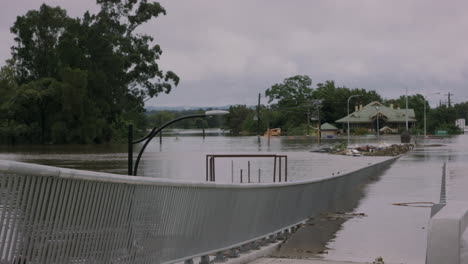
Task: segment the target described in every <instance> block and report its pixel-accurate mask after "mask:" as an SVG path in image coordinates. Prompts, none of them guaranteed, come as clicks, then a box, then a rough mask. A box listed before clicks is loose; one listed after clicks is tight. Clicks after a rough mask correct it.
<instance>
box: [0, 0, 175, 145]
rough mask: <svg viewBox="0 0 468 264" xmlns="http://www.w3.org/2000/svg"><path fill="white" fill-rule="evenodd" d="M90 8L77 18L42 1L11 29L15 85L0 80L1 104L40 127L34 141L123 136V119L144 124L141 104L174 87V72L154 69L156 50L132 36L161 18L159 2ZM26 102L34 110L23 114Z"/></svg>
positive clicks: (116, 1) (108, 2)
mask: <svg viewBox="0 0 468 264" xmlns="http://www.w3.org/2000/svg"><path fill="white" fill-rule="evenodd" d="M97 3H98V5H99V6H100V10H99V12H98V13H97V14H90V13H89V12H86V13H85V14H84V15H83V17H82V18H70V17H68V15H67V13H66V11H65V10H63V9H61V8H60V7H50V6H47V5H45V4H43V5H42V6H41V7H40V8H39V10H31V11H29V12H27V13H26V14H25V15H24V16H19V17H18V18H17V20H16V21H15V23H14V25H13V27H12V28H11V32H12V33H13V34H15V35H16V37H15V43H16V44H15V46H13V47H12V56H13V60H11V62H12V63H10V65H9V68H8V70H9V71H13V73H12V74H9V76H10V77H11V76H13V77H14V81H15V83H17V85H16V88H15V87H13V86H12V85H10V83H11V78H10V77H8V78H10V79H8V78H7V77H5V76H4V75H5V74H3V75H2V76H0V97H2V98H5V99H4V100H1V101H0V103H1V105H3V107H6V106H8V108H9V109H14V111H15V112H16V113H18V114H19V117H17V118H15V120H14V121H15V122H17V123H18V124H23V125H25V126H26V127H29V128H30V129H31V131H33V130H32V129H33V127H38V128H39V134H40V136H39V139H37V141H40V142H43V143H45V142H64V143H66V142H80V143H89V142H96V143H99V142H107V141H109V140H111V139H112V138H115V137H116V136H117V135H116V134H118V133H126V128H125V127H126V125H127V123H129V122H133V123H136V125H138V126H144V125H145V122H144V121H145V118H144V116H143V115H142V113H143V112H144V108H143V106H144V100H146V99H147V98H151V97H155V96H157V95H158V94H159V93H162V92H165V93H169V92H170V91H171V89H172V88H173V86H176V85H177V84H178V83H179V77H178V76H177V75H176V74H174V73H173V72H171V71H167V72H164V71H163V70H161V69H160V68H159V65H158V63H157V61H158V60H159V58H160V56H161V54H162V50H161V48H160V46H159V45H158V44H155V43H154V39H153V38H152V37H151V36H149V35H146V34H143V33H141V32H137V31H138V27H139V26H140V25H142V24H144V23H146V22H148V21H149V20H151V19H153V18H156V17H158V16H159V15H164V14H166V11H165V9H164V8H163V7H162V6H161V5H160V4H159V3H155V2H148V1H147V0H131V1H124V0H97ZM4 72H5V73H6V72H7V69H5V71H4ZM6 83H8V85H6ZM11 87H13V88H11ZM12 89H13V90H14V92H13V93H11V90H12ZM7 91H9V93H7ZM12 94H13V95H12ZM7 95H8V96H7ZM9 97H11V98H13V97H14V98H13V99H7V98H9ZM28 105H30V106H31V107H34V108H35V109H37V112H34V111H27V110H25V109H24V107H26V106H28ZM10 112H11V111H10ZM7 119H8V118H7ZM2 124H3V123H0V125H2ZM33 140H34V138H33Z"/></svg>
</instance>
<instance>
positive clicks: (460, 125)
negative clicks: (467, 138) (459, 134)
mask: <svg viewBox="0 0 468 264" xmlns="http://www.w3.org/2000/svg"><path fill="white" fill-rule="evenodd" d="M455 125H456V126H457V127H458V128H460V129H461V131H463V132H464V131H465V125H466V120H465V119H464V118H460V119H457V120H455Z"/></svg>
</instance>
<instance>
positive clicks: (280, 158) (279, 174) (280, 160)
mask: <svg viewBox="0 0 468 264" xmlns="http://www.w3.org/2000/svg"><path fill="white" fill-rule="evenodd" d="M278 158H279V168H278V180H279V182H281V163H283V159H282V157H281V156H279V157H278Z"/></svg>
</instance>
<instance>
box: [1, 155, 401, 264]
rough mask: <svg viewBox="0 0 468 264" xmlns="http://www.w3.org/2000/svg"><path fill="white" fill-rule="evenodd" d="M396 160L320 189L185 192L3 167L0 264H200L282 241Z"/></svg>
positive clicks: (157, 183) (156, 183)
mask: <svg viewBox="0 0 468 264" xmlns="http://www.w3.org/2000/svg"><path fill="white" fill-rule="evenodd" d="M395 159H396V158H389V159H388V160H385V161H383V162H380V163H376V164H372V165H370V166H368V167H365V168H361V169H359V170H356V171H352V172H349V173H344V174H342V175H336V176H331V177H324V178H320V179H314V180H307V181H297V182H277V183H250V184H220V183H216V182H187V181H178V180H171V179H161V178H148V177H139V176H126V175H117V174H110V173H100V172H91V171H82V170H74V169H65V168H58V167H51V166H42V165H35V164H27V163H21V162H14V161H0V226H1V230H0V252H1V253H0V263H129V264H130V263H132V264H134V263H177V262H185V263H192V260H193V259H194V258H196V257H200V258H201V259H202V261H203V260H205V261H206V260H207V258H208V256H209V255H213V254H216V253H220V252H226V251H228V252H231V253H232V254H234V255H235V254H236V250H237V249H238V248H241V247H243V246H245V245H251V244H255V243H257V242H258V241H268V240H270V241H271V240H275V239H276V238H278V236H281V235H282V234H283V233H284V232H288V231H290V230H291V229H294V228H296V227H297V226H298V225H299V224H301V223H303V222H304V221H306V220H307V219H308V218H309V217H313V216H316V215H318V214H320V212H324V211H333V210H334V208H335V207H336V205H337V201H339V200H341V199H344V198H345V197H346V195H347V194H349V193H352V192H354V191H355V190H356V188H359V185H361V184H363V183H366V182H367V181H368V180H369V177H371V176H372V175H375V174H377V173H379V172H380V171H382V170H384V169H385V168H386V167H388V166H390V164H391V163H392V162H394V161H395Z"/></svg>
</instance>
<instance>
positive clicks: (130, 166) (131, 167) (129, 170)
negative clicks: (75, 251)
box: [127, 124, 133, 175]
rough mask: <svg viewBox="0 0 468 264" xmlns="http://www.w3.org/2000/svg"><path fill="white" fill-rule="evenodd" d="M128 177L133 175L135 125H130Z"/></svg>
mask: <svg viewBox="0 0 468 264" xmlns="http://www.w3.org/2000/svg"><path fill="white" fill-rule="evenodd" d="M127 140H128V155H127V156H128V175H132V174H133V124H129V125H128V139H127Z"/></svg>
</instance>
